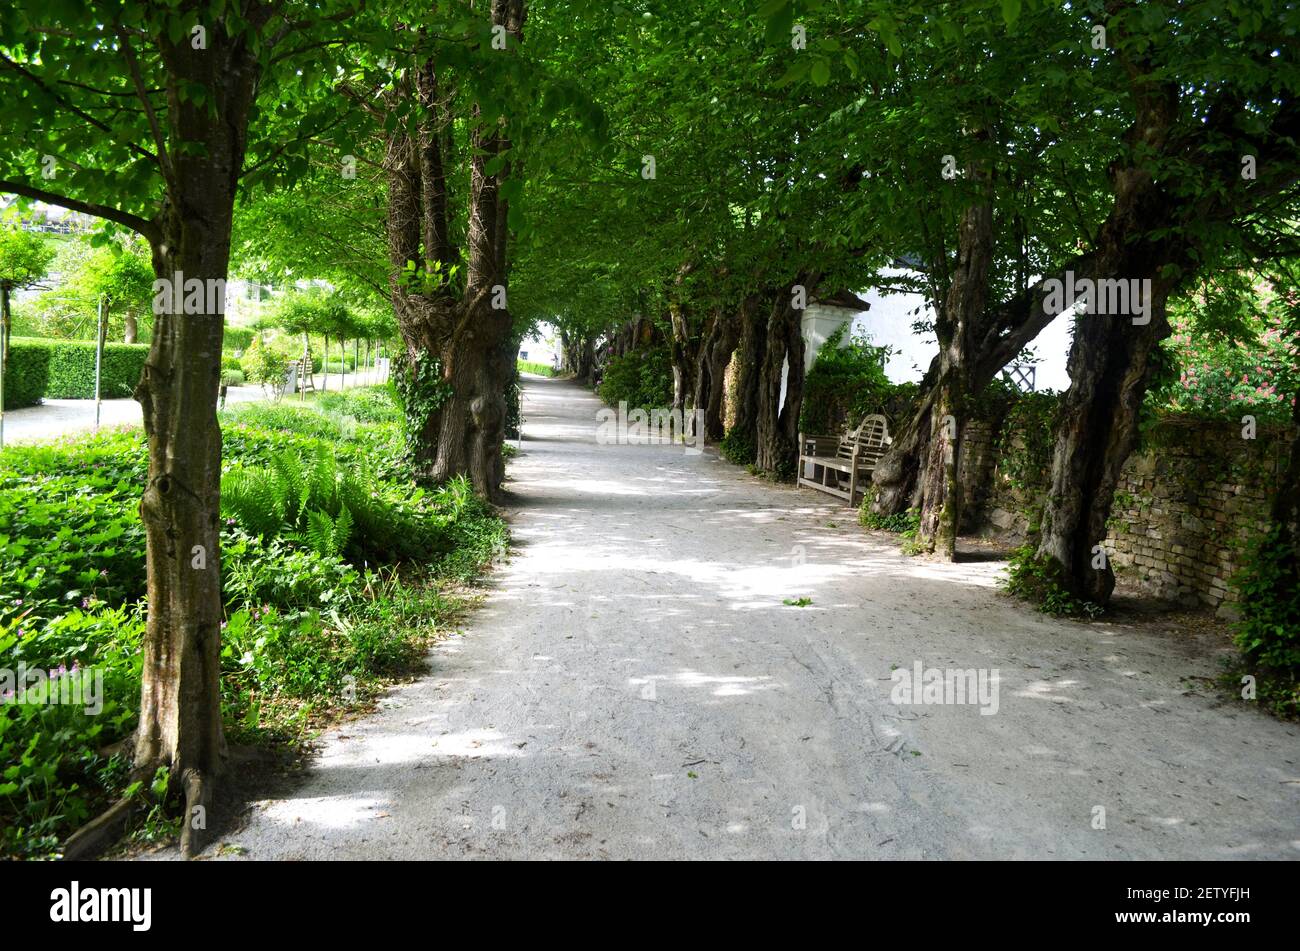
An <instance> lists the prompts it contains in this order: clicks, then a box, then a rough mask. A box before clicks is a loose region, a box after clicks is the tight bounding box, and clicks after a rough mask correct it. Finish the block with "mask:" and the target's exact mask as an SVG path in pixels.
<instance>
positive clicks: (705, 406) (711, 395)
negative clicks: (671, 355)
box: [694, 307, 740, 442]
mask: <svg viewBox="0 0 1300 951" xmlns="http://www.w3.org/2000/svg"><path fill="white" fill-rule="evenodd" d="M739 334H740V327H739V321H738V320H737V319H736V317H735V315H733V314H732V313H731V312H730V311H729V310H728V309H727V308H726V307H718V308H716V309H715V310H714V311H713V314H712V316H711V317H710V318H709V322H708V324H707V325H706V327H705V332H704V339H703V340H702V341H701V344H700V348H699V353H698V355H697V357H696V369H695V401H694V405H695V409H696V410H703V411H704V437H705V439H706V440H708V441H710V442H718V441H719V440H721V439H722V437H723V436H724V435H725V430H724V427H723V419H722V414H723V402H724V399H725V396H726V383H725V379H724V377H725V375H726V372H727V364H728V363H730V362H731V354H732V351H734V350H735V349H736V341H737V339H738V337H739Z"/></svg>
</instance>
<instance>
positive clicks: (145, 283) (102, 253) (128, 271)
mask: <svg viewBox="0 0 1300 951" xmlns="http://www.w3.org/2000/svg"><path fill="white" fill-rule="evenodd" d="M153 280H154V274H153V265H152V264H151V263H150V261H149V254H148V251H147V249H146V248H145V246H144V243H143V242H142V241H141V240H139V239H134V240H126V241H113V242H110V243H109V244H106V245H103V246H101V247H98V248H96V249H95V250H94V252H92V253H91V255H90V257H89V258H87V259H86V261H85V263H84V265H83V267H82V269H81V270H80V271H79V272H78V273H77V274H75V275H73V277H72V278H71V280H70V281H69V283H70V284H71V285H72V287H73V288H74V289H75V290H76V291H77V292H79V293H80V294H81V296H83V297H85V298H86V299H87V300H92V301H102V302H103V306H104V315H105V317H110V318H111V317H116V316H119V315H120V316H121V318H122V327H121V332H122V342H123V343H135V342H136V340H137V338H138V337H139V316H140V314H142V313H145V314H148V313H150V311H149V301H150V299H151V298H152V296H153ZM116 332H117V328H116V327H114V328H113V333H114V334H116Z"/></svg>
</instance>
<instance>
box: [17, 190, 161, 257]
mask: <svg viewBox="0 0 1300 951" xmlns="http://www.w3.org/2000/svg"><path fill="white" fill-rule="evenodd" d="M0 192H9V193H11V194H14V195H22V196H23V197H24V198H31V199H33V200H35V201H43V202H45V203H47V204H50V205H58V206H59V207H60V208H67V209H68V210H69V211H79V212H81V213H82V214H83V215H91V216H92V217H95V218H103V219H105V220H107V221H116V222H117V223H118V224H120V225H124V226H125V227H127V228H130V229H131V230H132V231H134V232H136V233H137V234H139V235H141V236H143V237H144V238H145V239H147V240H148V241H149V242H150V244H157V243H158V242H159V241H161V240H162V232H161V231H160V230H159V228H158V226H157V225H155V224H154V223H153V222H152V221H148V220H146V219H144V218H141V217H140V216H139V215H133V214H131V212H129V211H122V210H121V209H120V208H110V207H109V206H108V205H99V204H96V203H94V202H88V201H79V200H78V199H76V198H67V197H65V196H63V195H57V194H55V193H54V192H47V191H45V190H44V189H41V188H32V187H31V186H30V185H24V184H23V183H22V182H11V181H6V180H5V179H0Z"/></svg>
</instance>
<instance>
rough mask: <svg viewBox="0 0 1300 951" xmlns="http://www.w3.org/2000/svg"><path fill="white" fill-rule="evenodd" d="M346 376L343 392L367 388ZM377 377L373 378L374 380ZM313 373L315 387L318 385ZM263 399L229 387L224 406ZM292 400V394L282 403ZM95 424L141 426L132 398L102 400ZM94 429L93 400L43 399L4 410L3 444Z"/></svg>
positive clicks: (334, 385) (334, 381)
mask: <svg viewBox="0 0 1300 951" xmlns="http://www.w3.org/2000/svg"><path fill="white" fill-rule="evenodd" d="M354 377H355V374H349V375H348V377H347V386H346V389H349V390H350V389H353V388H354V387H357V386H369V385H371V373H370V372H369V371H367V372H364V373H362V374H361V375H360V377H355V378H356V380H357V382H354ZM376 378H377V377H376ZM320 379H321V377H320V374H317V376H316V380H317V385H318V386H319V385H320ZM338 389H339V377H338V375H337V374H332V375H331V376H330V389H329V391H330V392H334V391H336V390H338ZM265 399H266V393H265V392H264V391H263V390H262V388H261V387H260V386H255V385H247V386H232V387H230V389H229V391H228V392H227V393H226V405H227V406H230V405H231V404H234V403H253V402H258V401H263V400H265ZM295 400H296V397H295V396H293V395H289V396H286V397H285V398H284V401H285V402H286V403H291V402H294V401H295ZM99 425H100V428H101V429H108V428H109V427H112V426H132V427H134V426H142V425H144V419H143V417H142V416H141V411H140V404H139V403H137V402H136V401H135V400H134V399H130V398H126V399H112V400H103V401H101V404H100V411H99ZM94 428H95V401H94V400H49V399H47V400H43V401H42V402H41V405H40V406H25V407H23V408H22V409H10V410H5V419H4V444H5V445H6V446H17V445H20V444H22V443H35V442H46V441H48V440H51V439H58V438H59V437H60V436H70V435H74V434H77V433H88V432H90V431H92V430H93V429H94Z"/></svg>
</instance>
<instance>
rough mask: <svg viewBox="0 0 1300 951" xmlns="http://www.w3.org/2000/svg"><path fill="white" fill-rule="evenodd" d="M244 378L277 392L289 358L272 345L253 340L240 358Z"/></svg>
mask: <svg viewBox="0 0 1300 951" xmlns="http://www.w3.org/2000/svg"><path fill="white" fill-rule="evenodd" d="M240 365H241V366H242V367H243V370H244V376H245V378H247V379H249V380H252V381H253V382H254V383H257V384H260V385H261V386H262V387H263V388H264V389H268V388H269V389H271V390H272V391H274V392H278V390H279V387H280V386H282V385H283V384H284V381H285V375H286V374H287V373H288V370H289V358H288V357H286V356H285V355H284V354H283V353H281V352H280V351H278V350H276V349H275V348H274V347H271V346H268V345H266V344H263V343H262V342H261V341H260V340H256V339H255V340H254V341H253V343H252V345H251V346H250V347H249V348H248V352H247V353H245V354H244V356H243V358H242V359H241V360H240Z"/></svg>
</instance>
